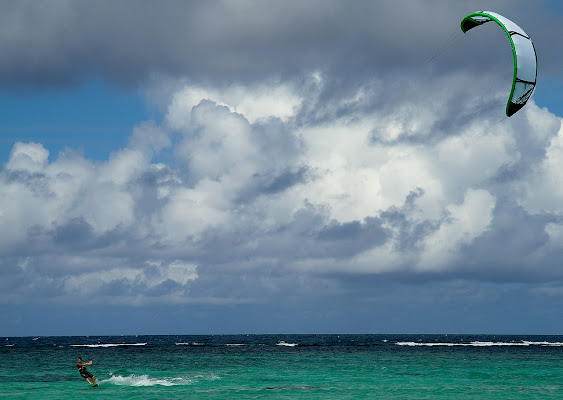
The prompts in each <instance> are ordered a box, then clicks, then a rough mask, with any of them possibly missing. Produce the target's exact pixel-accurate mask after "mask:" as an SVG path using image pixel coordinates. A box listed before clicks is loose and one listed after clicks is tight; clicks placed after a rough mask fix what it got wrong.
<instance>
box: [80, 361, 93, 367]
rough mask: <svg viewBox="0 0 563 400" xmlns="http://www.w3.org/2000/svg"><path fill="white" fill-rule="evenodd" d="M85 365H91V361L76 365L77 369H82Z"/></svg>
mask: <svg viewBox="0 0 563 400" xmlns="http://www.w3.org/2000/svg"><path fill="white" fill-rule="evenodd" d="M85 365H92V360H90V361H88V362H87V363H82V364H78V366H79V367H84V366H85Z"/></svg>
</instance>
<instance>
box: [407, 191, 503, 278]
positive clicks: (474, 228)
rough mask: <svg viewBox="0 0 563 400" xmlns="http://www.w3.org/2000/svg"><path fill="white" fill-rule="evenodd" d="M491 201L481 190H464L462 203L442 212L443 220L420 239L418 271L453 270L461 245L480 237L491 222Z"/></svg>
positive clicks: (488, 195) (493, 203)
mask: <svg viewBox="0 0 563 400" xmlns="http://www.w3.org/2000/svg"><path fill="white" fill-rule="evenodd" d="M494 206H495V199H494V198H493V196H491V194H490V193H488V192H487V191H485V190H468V191H467V192H466V193H465V198H464V201H463V203H462V204H460V205H457V204H451V205H448V206H447V207H446V209H445V211H446V213H447V214H446V221H445V222H443V223H442V224H441V226H440V228H439V229H438V230H437V231H436V232H434V233H432V234H431V235H429V236H428V237H427V238H426V239H425V240H424V253H423V254H422V257H421V259H420V263H419V264H418V268H420V269H422V270H430V271H433V270H442V269H447V268H455V265H452V261H454V260H456V258H457V257H458V256H457V254H458V251H459V249H460V247H461V246H464V245H469V244H471V242H472V241H473V240H475V238H476V237H478V236H480V235H482V234H483V233H484V232H485V231H486V229H487V228H488V227H489V225H490V223H491V221H492V211H493V208H494Z"/></svg>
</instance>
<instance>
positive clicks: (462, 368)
mask: <svg viewBox="0 0 563 400" xmlns="http://www.w3.org/2000/svg"><path fill="white" fill-rule="evenodd" d="M0 340H2V342H3V343H1V344H0V399H42V400H47V399H98V398H104V399H108V398H110V399H128V400H129V399H139V400H141V399H209V400H212V399H274V400H275V399H328V400H330V399H405V400H406V399H482V400H485V399H487V400H488V399H495V400H499V399H526V400H530V399H542V400H548V399H562V398H563V336H491V335H473V336H470V335H208V336H140V335H139V336H101V337H94V336H80V337H79V336H67V337H8V338H0ZM79 356H80V357H82V358H83V359H84V360H85V361H89V360H91V359H92V360H93V364H92V365H91V366H89V367H88V371H89V372H91V373H92V374H93V375H94V376H95V377H96V382H97V383H98V384H99V386H98V387H90V386H89V385H88V384H87V382H86V381H85V380H84V379H82V378H81V377H80V375H79V373H78V370H77V368H76V363H77V362H76V360H77V358H78V357H79Z"/></svg>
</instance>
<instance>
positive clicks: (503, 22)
mask: <svg viewBox="0 0 563 400" xmlns="http://www.w3.org/2000/svg"><path fill="white" fill-rule="evenodd" d="M490 21H494V22H496V23H497V24H499V25H500V26H501V27H502V29H504V31H505V32H506V34H507V35H508V39H510V44H511V45H512V54H513V55H514V79H513V81H512V90H511V91H510V96H509V98H508V103H507V104H506V115H508V116H509V117H510V116H511V115H513V114H514V113H516V112H517V111H518V110H520V109H521V108H522V107H524V105H525V104H526V102H527V101H528V99H529V98H530V96H531V95H532V92H533V91H534V88H535V87H536V76H537V56H536V49H535V48H534V44H533V43H532V41H531V40H530V37H529V36H528V35H527V34H526V32H524V30H523V29H522V28H520V27H519V26H518V25H516V24H515V23H514V22H512V21H511V20H509V19H508V18H505V17H503V16H502V15H500V14H497V13H494V12H491V11H479V12H475V13H472V14H469V15H468V16H467V17H465V18H464V19H463V20H462V21H461V30H462V31H463V32H464V33H466V32H467V31H468V30H470V29H472V28H475V27H476V26H479V25H482V24H484V23H486V22H490Z"/></svg>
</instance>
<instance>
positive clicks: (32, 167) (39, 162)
mask: <svg viewBox="0 0 563 400" xmlns="http://www.w3.org/2000/svg"><path fill="white" fill-rule="evenodd" d="M48 159H49V151H48V150H47V149H45V148H44V147H43V145H41V144H39V143H22V142H17V143H15V144H14V147H13V149H12V151H11V153H10V160H9V161H8V163H7V164H6V169H9V170H24V171H30V172H35V171H40V170H42V169H43V167H44V166H45V164H46V163H47V161H48Z"/></svg>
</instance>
